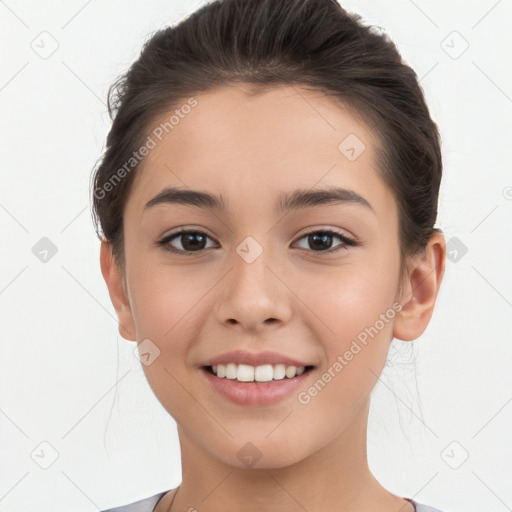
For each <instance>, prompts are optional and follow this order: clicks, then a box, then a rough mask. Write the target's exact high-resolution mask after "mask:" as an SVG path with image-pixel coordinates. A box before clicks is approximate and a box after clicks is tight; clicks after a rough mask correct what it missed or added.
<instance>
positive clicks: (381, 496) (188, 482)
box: [172, 400, 413, 512]
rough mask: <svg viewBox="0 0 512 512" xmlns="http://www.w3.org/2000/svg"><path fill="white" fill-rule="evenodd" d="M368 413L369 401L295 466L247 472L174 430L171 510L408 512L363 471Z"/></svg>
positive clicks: (406, 506) (404, 504)
mask: <svg viewBox="0 0 512 512" xmlns="http://www.w3.org/2000/svg"><path fill="white" fill-rule="evenodd" d="M368 412H369V400H368V401H367V402H366V403H365V404H364V405H363V406H362V407H361V409H360V410H359V411H358V414H357V415H356V416H355V417H354V421H353V422H352V423H351V424H350V425H349V427H348V428H347V429H346V430H345V431H344V432H343V433H342V434H340V435H339V436H338V437H336V438H335V439H333V440H331V441H330V442H327V443H326V444H325V445H324V446H322V447H321V448H320V449H319V450H317V451H314V452H313V453H311V454H309V455H308V456H307V457H305V458H302V459H300V460H299V461H297V462H293V463H291V464H283V463H282V462H281V463H279V462H276V463H274V464H273V465H272V466H271V467H270V465H269V464H267V465H265V466H264V465H261V467H258V462H256V464H255V465H254V467H250V468H249V467H236V466H233V465H232V464H231V465H230V464H229V463H226V462H224V461H221V460H219V458H218V457H214V456H213V455H212V454H211V453H210V452H208V451H206V450H205V448H204V445H202V444H198V443H197V442H195V440H194V439H191V438H190V437H189V436H187V434H186V432H184V431H183V429H181V428H180V426H178V434H179V438H180V446H181V456H182V476H183V477H182V483H181V484H180V487H179V493H178V494H177V495H176V498H175V502H174V503H173V507H172V509H173V510H189V509H190V510H193V509H197V510H201V512H213V511H218V510H223V511H226V512H229V511H235V510H244V511H247V512H259V511H261V510H268V509H269V508H273V509H278V510H279V511H280V512H299V511H300V512H304V510H307V511H308V512H316V511H318V512H320V511H322V512H331V511H332V512H334V511H336V512H340V511H347V512H348V511H350V512H363V511H367V510H377V509H378V510H381V511H383V512H385V511H388V510H389V511H395V512H396V510H400V511H401V512H410V511H412V510H413V506H412V504H410V503H409V502H407V501H406V500H404V499H403V498H400V497H398V496H396V495H394V494H392V493H390V492H388V491H387V490H386V489H384V488H383V487H382V486H381V485H380V484H379V483H378V481H377V480H376V479H375V477H374V476H373V474H372V473H371V471H370V469H369V467H368V463H367V452H366V441H367V438H366V431H367V420H368ZM209 441H210V440H209ZM260 462H261V461H260Z"/></svg>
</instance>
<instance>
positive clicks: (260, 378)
mask: <svg viewBox="0 0 512 512" xmlns="http://www.w3.org/2000/svg"><path fill="white" fill-rule="evenodd" d="M305 369H306V368H305V366H299V367H297V366H285V365H284V364H276V365H271V364H264V365H261V366H256V367H254V366H250V365H247V364H239V365H236V364H235V363H228V364H214V365H213V366H212V370H213V373H214V374H215V375H217V377H225V378H227V379H236V380H238V381H240V382H254V381H256V382H268V381H271V380H281V379H284V378H285V376H286V377H288V378H289V379H291V378H293V377H295V376H297V375H301V374H302V373H304V371H305Z"/></svg>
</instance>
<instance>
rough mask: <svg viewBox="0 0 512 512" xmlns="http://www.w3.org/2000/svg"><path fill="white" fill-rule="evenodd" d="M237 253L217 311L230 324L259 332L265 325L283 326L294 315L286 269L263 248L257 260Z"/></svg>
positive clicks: (219, 317) (267, 326) (225, 323)
mask: <svg viewBox="0 0 512 512" xmlns="http://www.w3.org/2000/svg"><path fill="white" fill-rule="evenodd" d="M249 261H250V260H245V259H244V258H243V257H241V256H239V254H238V253H235V255H234V256H233V258H231V261H230V264H231V270H230V271H229V272H228V273H227V275H226V276H225V277H224V279H223V280H222V281H223V282H222V284H221V287H222V288H221V291H220V293H219V294H218V304H217V309H216V314H217V318H218V321H219V322H221V323H222V324H224V325H225V326H226V327H228V328H231V329H233V328H238V329H241V330H243V331H251V332H253V333H256V332H258V331H260V330H262V329H265V328H271V327H274V328H279V327H282V326H283V325H284V324H286V323H288V322H289V320H290V318H291V303H290V300H291V295H292V292H291V291H290V289H289V288H288V287H287V286H286V284H285V282H286V279H285V278H284V276H283V275H280V274H283V272H280V271H279V269H278V268H277V267H278V266H277V264H276V263H275V261H274V263H272V261H270V255H269V254H267V251H263V252H262V253H261V254H260V255H259V256H258V257H257V258H256V259H255V260H254V261H251V262H249Z"/></svg>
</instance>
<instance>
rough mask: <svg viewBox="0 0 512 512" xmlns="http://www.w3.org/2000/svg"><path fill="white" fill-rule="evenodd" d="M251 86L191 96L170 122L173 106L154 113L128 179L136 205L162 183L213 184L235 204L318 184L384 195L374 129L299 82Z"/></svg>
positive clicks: (382, 199)
mask: <svg viewBox="0 0 512 512" xmlns="http://www.w3.org/2000/svg"><path fill="white" fill-rule="evenodd" d="M255 90H256V89H255ZM256 91H257V93H256V94H253V93H252V91H249V89H248V88H247V87H243V86H241V85H237V86H223V87H220V88H216V89H213V90H210V91H207V92H204V93H201V94H198V95H195V96H194V100H195V102H196V105H195V106H194V107H193V108H187V109H183V112H180V106H179V105H177V106H176V110H178V114H181V115H174V117H173V122H172V124H171V123H170V122H169V119H170V118H171V116H173V114H174V113H175V111H173V112H168V113H165V114H164V115H162V116H160V117H158V118H157V119H155V120H154V122H153V123H152V125H151V128H150V130H149V133H150V136H151V137H152V138H153V140H154V142H155V144H154V147H153V148H152V149H151V150H150V152H149V154H148V155H147V156H145V157H144V159H143V161H142V163H141V164H140V165H139V168H138V169H137V171H136V173H137V174H136V177H135V181H134V183H133V184H132V194H131V195H132V197H131V199H130V200H131V201H132V202H133V203H135V204H134V207H135V208H137V209H139V210H142V209H143V207H144V205H145V203H146V202H147V201H148V200H149V199H150V198H151V197H153V196H154V195H155V194H157V193H158V192H159V191H160V190H161V189H162V188H164V187H165V186H178V187H183V188H193V189H198V188H200V189H202V190H208V191H212V192H215V193H217V194H222V196H223V197H227V198H229V204H230V205H233V206H235V205H236V204H237V203H238V206H243V205H248V204H249V203H248V201H255V197H259V199H260V200H261V198H263V197H267V196H269V195H273V193H274V191H275V192H287V191H292V190H295V189H297V188H311V187H314V186H315V185H316V184H318V185H326V186H330V185H332V186H344V187H346V188H350V189H352V190H355V191H356V192H359V193H360V194H361V195H364V196H366V197H368V195H370V196H379V195H380V196H382V195H383V194H384V196H386V197H373V201H374V202H383V203H386V202H389V200H390V197H389V192H388V191H387V190H386V189H385V185H384V183H383V182H382V180H381V179H380V177H379V175H378V173H377V171H376V167H375V165H376V164H375V147H376V144H377V143H378V139H377V136H376V135H375V134H374V133H373V132H371V131H370V130H369V129H368V128H367V126H366V125H365V124H364V123H363V122H362V121H361V120H360V119H358V118H357V117H356V116H354V115H353V113H352V112H351V111H350V110H349V109H348V108H346V107H345V105H344V104H342V103H341V102H339V101H337V100H335V99H333V98H332V97H328V96H326V95H325V93H323V92H322V91H311V90H306V89H303V88H301V87H298V86H278V87H272V88H265V89H261V88H260V89H257V90H256ZM186 103H187V99H184V100H183V105H184V104H186ZM189 103H190V102H189ZM184 112H187V113H184ZM155 133H156V134H159V136H156V135H155ZM133 190H136V193H133ZM377 206H378V205H377ZM381 206H382V207H384V208H385V207H386V204H382V205H381Z"/></svg>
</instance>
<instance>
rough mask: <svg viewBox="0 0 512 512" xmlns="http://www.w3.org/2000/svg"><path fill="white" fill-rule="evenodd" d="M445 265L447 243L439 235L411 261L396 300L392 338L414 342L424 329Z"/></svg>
mask: <svg viewBox="0 0 512 512" xmlns="http://www.w3.org/2000/svg"><path fill="white" fill-rule="evenodd" d="M445 262H446V241H445V238H444V235H443V234H442V233H439V232H436V233H434V234H433V235H432V236H431V237H430V240H429V242H428V244H427V246H426V247H425V250H424V251H423V252H422V253H420V254H418V255H415V256H413V258H412V259H411V260H410V266H409V272H408V276H407V279H406V282H405V284H404V290H403V292H402V294H401V297H400V298H399V301H400V304H402V305H403V306H402V310H401V311H400V312H399V313H398V314H397V315H396V317H395V324H394V329H393V336H394V337H395V338H397V339H399V340H403V341H411V340H415V339H416V338H418V337H419V336H421V334H423V332H424V331H425V329H426V328H427V325H428V323H429V322H430V318H431V317H432V313H433V312H434V305H435V302H436V298H437V293H438V291H439V287H440V286H441V280H442V278H443V275H444V269H445Z"/></svg>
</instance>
